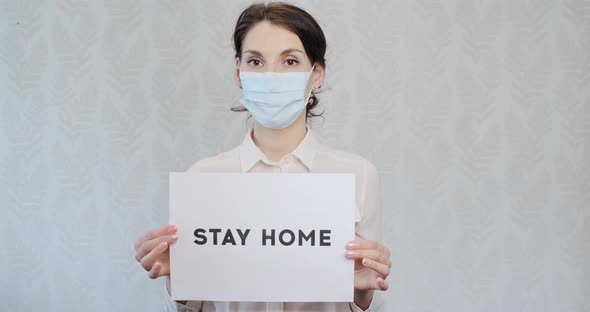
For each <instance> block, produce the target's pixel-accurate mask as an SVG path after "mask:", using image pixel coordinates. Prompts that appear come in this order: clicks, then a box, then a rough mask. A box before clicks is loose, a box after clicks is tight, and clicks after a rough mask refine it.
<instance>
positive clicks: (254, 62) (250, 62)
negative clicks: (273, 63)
mask: <svg viewBox="0 0 590 312" xmlns="http://www.w3.org/2000/svg"><path fill="white" fill-rule="evenodd" d="M248 64H250V65H252V66H260V64H262V62H260V60H249V61H248Z"/></svg>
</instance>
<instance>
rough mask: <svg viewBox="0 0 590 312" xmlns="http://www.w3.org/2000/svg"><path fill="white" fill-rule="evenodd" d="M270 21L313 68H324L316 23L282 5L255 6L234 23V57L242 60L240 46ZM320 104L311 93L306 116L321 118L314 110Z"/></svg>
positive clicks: (322, 45) (321, 37) (323, 43)
mask: <svg viewBox="0 0 590 312" xmlns="http://www.w3.org/2000/svg"><path fill="white" fill-rule="evenodd" d="M262 21H269V22H270V23H271V24H274V25H278V26H281V27H284V28H285V29H287V30H288V31H290V32H292V33H294V34H296V35H297V37H299V40H301V43H303V48H304V49H305V54H307V57H308V58H309V59H310V61H311V63H312V64H320V65H322V66H323V67H324V68H325V67H326V59H325V58H324V57H325V55H326V38H325V37H324V32H323V31H322V28H321V27H320V25H319V24H318V23H317V22H316V20H315V19H314V18H313V17H312V16H311V15H310V14H309V13H307V12H306V11H304V10H303V9H301V8H299V7H296V6H294V5H291V4H287V3H283V2H271V3H267V4H265V3H255V4H252V5H250V6H249V7H247V8H246V9H245V10H244V11H243V12H242V14H240V17H238V21H237V22H236V28H235V30H234V35H233V40H234V49H235V51H236V57H237V58H239V59H241V58H242V43H243V42H244V38H245V37H246V34H247V33H248V31H250V29H251V28H252V27H253V26H254V25H256V24H257V23H259V22H262ZM319 102H320V100H319V99H318V98H317V97H316V95H315V94H314V92H313V90H312V93H311V96H310V97H309V101H308V102H307V109H306V112H307V113H306V114H307V115H306V116H307V117H308V118H309V117H316V116H321V115H322V114H323V112H322V113H320V114H315V113H313V112H312V111H311V110H313V109H314V108H315V107H316V106H317V105H318V104H319ZM232 111H246V108H244V107H242V106H239V107H233V108H232Z"/></svg>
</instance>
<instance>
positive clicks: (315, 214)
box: [169, 172, 355, 302]
mask: <svg viewBox="0 0 590 312" xmlns="http://www.w3.org/2000/svg"><path fill="white" fill-rule="evenodd" d="M354 183H355V182H354V175H352V174H248V173H192V172H183V173H170V210H169V213H170V224H174V225H176V226H177V228H178V240H177V241H176V243H174V244H173V245H172V246H171V249H170V269H171V274H170V277H171V292H172V298H173V299H175V300H205V301H265V302H272V301H278V302H346V301H348V302H350V301H353V288H354V275H353V274H354V273H353V270H354V268H353V266H354V263H353V261H352V260H349V259H346V258H345V257H344V255H345V252H346V250H345V245H346V243H347V242H349V241H351V240H353V239H354V210H355V185H354Z"/></svg>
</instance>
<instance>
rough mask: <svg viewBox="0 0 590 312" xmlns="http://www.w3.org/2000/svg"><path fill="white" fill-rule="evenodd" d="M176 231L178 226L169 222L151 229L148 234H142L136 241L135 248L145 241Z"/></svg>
mask: <svg viewBox="0 0 590 312" xmlns="http://www.w3.org/2000/svg"><path fill="white" fill-rule="evenodd" d="M174 233H176V226H174V225H172V224H169V225H165V226H163V227H160V228H157V229H154V230H151V231H149V232H147V233H146V234H144V235H142V236H141V237H140V238H139V239H138V240H137V241H136V242H135V250H137V249H138V248H139V247H140V246H141V245H143V243H145V242H146V241H148V240H151V239H154V238H156V237H158V236H162V235H166V234H174Z"/></svg>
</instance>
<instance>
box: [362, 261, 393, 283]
mask: <svg viewBox="0 0 590 312" xmlns="http://www.w3.org/2000/svg"><path fill="white" fill-rule="evenodd" d="M363 265H364V266H366V267H367V268H370V269H372V270H373V271H375V272H377V273H379V275H381V277H383V278H384V279H385V278H387V276H388V275H389V272H390V268H389V266H387V265H385V264H383V263H380V262H377V261H375V260H372V259H369V258H363Z"/></svg>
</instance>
